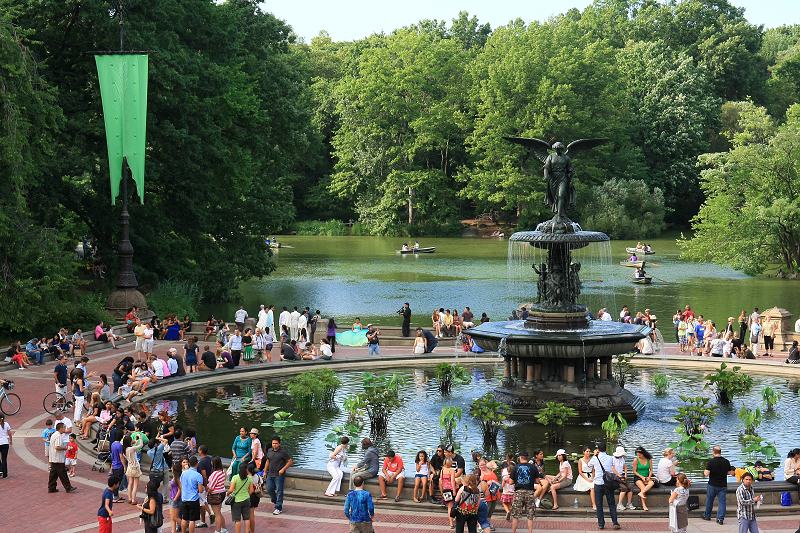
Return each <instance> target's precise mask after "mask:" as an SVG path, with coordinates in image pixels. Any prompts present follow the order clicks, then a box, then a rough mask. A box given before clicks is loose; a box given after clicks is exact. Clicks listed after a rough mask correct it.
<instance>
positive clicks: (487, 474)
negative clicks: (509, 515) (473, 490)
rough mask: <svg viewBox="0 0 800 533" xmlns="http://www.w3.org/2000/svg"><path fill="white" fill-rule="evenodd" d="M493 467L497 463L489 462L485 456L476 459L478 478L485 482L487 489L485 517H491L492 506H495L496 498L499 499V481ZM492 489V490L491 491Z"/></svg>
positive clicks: (492, 512)
mask: <svg viewBox="0 0 800 533" xmlns="http://www.w3.org/2000/svg"><path fill="white" fill-rule="evenodd" d="M495 468H497V465H496V464H495V463H494V462H491V463H489V462H488V461H487V460H486V458H485V457H481V458H480V460H479V461H478V470H479V472H480V480H481V481H482V482H484V483H486V489H487V490H488V494H486V496H485V500H486V513H487V518H491V517H492V515H493V514H494V508H495V507H496V506H497V500H499V499H500V482H499V481H498V480H497V474H495V473H494V469H495ZM493 487H494V489H493ZM493 490H494V492H492V491H493Z"/></svg>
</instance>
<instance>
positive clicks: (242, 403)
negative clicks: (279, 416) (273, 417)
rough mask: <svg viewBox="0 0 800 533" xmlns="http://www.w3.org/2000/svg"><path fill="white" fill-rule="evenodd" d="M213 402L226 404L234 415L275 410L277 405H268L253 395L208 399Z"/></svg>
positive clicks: (226, 407)
mask: <svg viewBox="0 0 800 533" xmlns="http://www.w3.org/2000/svg"><path fill="white" fill-rule="evenodd" d="M208 401H209V402H211V403H216V404H220V405H224V406H225V409H227V410H228V412H230V413H231V415H233V416H234V417H236V416H241V415H250V414H252V413H261V412H264V411H274V410H275V409H277V407H273V406H271V405H267V404H265V403H263V402H261V401H258V400H255V399H254V398H253V397H252V396H231V397H229V398H211V399H210V400H208Z"/></svg>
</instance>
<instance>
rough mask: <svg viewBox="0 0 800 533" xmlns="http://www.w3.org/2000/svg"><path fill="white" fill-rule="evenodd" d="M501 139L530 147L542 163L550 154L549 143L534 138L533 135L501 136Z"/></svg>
mask: <svg viewBox="0 0 800 533" xmlns="http://www.w3.org/2000/svg"><path fill="white" fill-rule="evenodd" d="M503 139H505V140H507V141H510V142H512V143H516V144H521V145H522V146H525V147H526V148H530V149H531V151H532V152H533V153H534V154H535V155H536V157H537V158H539V161H541V162H542V163H544V161H545V159H547V156H548V155H550V143H547V142H545V141H543V140H541V139H534V138H533V137H503Z"/></svg>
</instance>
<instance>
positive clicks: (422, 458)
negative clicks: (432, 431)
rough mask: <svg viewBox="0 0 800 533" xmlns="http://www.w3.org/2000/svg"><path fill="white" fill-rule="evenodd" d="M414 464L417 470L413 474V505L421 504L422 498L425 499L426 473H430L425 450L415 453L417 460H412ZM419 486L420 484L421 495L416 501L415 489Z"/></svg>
mask: <svg viewBox="0 0 800 533" xmlns="http://www.w3.org/2000/svg"><path fill="white" fill-rule="evenodd" d="M414 463H416V468H417V472H416V474H414V503H421V502H422V498H424V497H425V493H426V492H427V490H426V489H427V488H428V472H429V471H430V462H429V461H428V452H426V451H425V450H421V451H419V452H418V453H417V458H416V459H414ZM420 484H422V493H420V496H419V499H417V489H418V488H419V486H420Z"/></svg>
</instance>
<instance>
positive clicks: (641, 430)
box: [147, 357, 800, 480]
mask: <svg viewBox="0 0 800 533" xmlns="http://www.w3.org/2000/svg"><path fill="white" fill-rule="evenodd" d="M460 361H461V362H462V363H463V364H464V366H465V367H466V368H467V369H468V370H469V371H470V374H471V376H472V381H471V383H469V384H465V385H457V386H454V388H453V391H452V393H451V394H450V395H449V396H447V397H446V398H442V396H441V394H440V393H439V391H438V388H437V387H436V381H435V379H434V376H435V370H434V368H433V367H427V368H417V369H413V370H409V369H407V368H406V369H401V370H400V372H399V373H401V374H402V375H404V376H405V379H406V383H405V385H404V386H403V387H402V393H401V395H402V397H403V398H404V399H405V400H406V403H405V405H404V406H403V407H402V408H400V409H399V410H397V411H396V412H395V413H394V414H393V415H392V416H391V419H390V422H389V430H388V433H387V435H386V436H385V437H384V438H382V439H375V442H376V444H377V446H378V449H379V450H380V453H381V454H383V453H385V452H386V451H387V450H388V449H390V448H392V449H394V450H395V451H396V452H397V453H399V454H400V455H401V457H402V458H403V459H404V460H406V461H407V462H412V461H413V457H414V456H415V454H416V452H417V451H418V450H427V451H428V452H429V453H430V451H431V450H435V449H436V446H437V445H438V444H439V441H440V435H441V430H440V428H439V415H440V413H441V408H442V406H443V405H455V406H459V407H461V408H462V410H463V412H464V416H463V418H462V423H461V424H460V425H459V429H458V431H457V434H456V444H457V446H458V447H459V448H460V450H461V451H462V453H463V455H464V456H465V457H468V455H469V452H470V451H471V450H472V449H473V448H478V449H480V448H482V446H483V444H482V438H481V436H480V433H479V431H478V426H477V424H476V422H475V421H474V420H472V418H471V417H470V416H469V415H468V414H467V412H468V410H469V405H470V403H471V402H472V400H473V399H475V398H478V397H480V396H482V395H483V394H484V393H486V392H489V391H492V390H494V389H496V388H497V387H498V386H499V385H500V380H501V379H502V373H503V372H502V366H501V365H500V364H499V363H498V364H496V365H485V364H483V365H477V364H474V363H473V364H471V363H470V362H469V358H468V357H467V358H465V357H461V358H460ZM655 371H657V369H655V370H654V369H639V370H637V371H636V374H635V377H634V379H633V380H632V382H631V383H629V384H628V385H627V386H626V388H628V389H629V390H631V391H632V392H634V393H635V394H637V395H638V396H639V397H640V398H642V399H643V400H644V401H645V403H646V405H647V407H646V408H645V410H644V411H643V412H642V413H641V416H640V418H639V419H638V420H637V421H636V422H634V423H632V424H631V425H630V427H629V428H628V429H627V430H626V431H625V432H624V433H623V435H622V437H621V439H620V441H619V444H620V445H622V446H624V447H625V449H626V450H627V451H628V461H629V462H630V461H632V460H633V453H632V451H633V450H634V449H635V448H636V447H637V446H644V447H645V448H646V449H648V450H649V451H650V452H651V453H652V454H653V455H654V456H655V457H656V458H657V459H658V458H660V457H661V451H662V450H663V449H664V448H665V447H667V446H668V445H669V444H670V442H672V441H673V440H674V439H675V438H676V436H675V434H674V433H673V430H674V429H675V427H676V426H677V423H676V422H675V421H673V420H672V417H673V416H674V415H676V414H677V407H679V406H681V405H683V402H682V401H681V400H680V399H679V395H690V396H697V395H701V394H702V395H706V396H710V397H711V396H712V393H711V391H710V390H705V391H704V390H703V389H702V382H703V373H702V372H699V371H688V370H671V371H670V372H669V374H670V380H671V384H670V389H669V391H668V394H666V395H663V396H656V395H655V393H654V391H653V389H652V386H651V385H650V379H651V377H652V375H653V372H655ZM338 375H339V377H340V379H341V380H342V386H341V388H340V389H339V390H338V392H337V393H336V397H335V400H336V402H337V404H338V405H341V403H342V402H343V401H344V399H345V398H346V397H348V396H349V395H351V394H354V393H358V392H361V390H362V381H361V377H362V373H360V372H343V373H339V374H338ZM753 379H754V381H755V384H754V386H753V389H752V391H751V392H750V393H749V394H748V395H747V396H746V397H744V398H740V399H737V400H736V401H735V402H734V404H733V405H731V406H726V407H721V408H720V410H719V414H718V415H717V420H716V422H714V423H712V424H711V425H710V429H709V431H708V432H707V433H706V435H707V437H706V438H707V440H708V442H709V443H711V444H718V445H720V446H721V447H722V449H723V453H724V455H725V456H726V457H728V458H729V459H730V460H731V462H732V463H734V464H735V465H737V466H740V465H742V464H744V463H745V462H746V461H752V460H753V458H752V457H749V456H748V455H747V454H743V453H742V452H741V449H742V448H743V447H744V446H743V444H742V443H741V442H740V440H739V434H740V433H741V425H740V421H739V419H738V417H737V412H738V411H739V409H741V407H742V405H748V406H750V407H752V408H755V407H757V406H760V404H761V389H762V388H763V387H764V386H767V385H769V386H771V387H773V388H774V389H775V390H777V391H780V392H781V393H782V398H781V399H780V401H779V403H778V405H777V406H776V409H775V410H774V412H770V413H765V414H764V417H763V418H764V420H763V423H762V425H761V427H760V434H761V435H762V436H764V438H765V439H768V440H769V441H774V442H776V443H777V449H778V452H779V453H780V455H781V458H783V457H785V456H786V453H787V452H788V450H789V449H791V448H794V447H796V446H797V445H798V444H800V443H798V442H797V429H796V428H797V427H798V423H800V420H798V419H799V418H800V409H798V403H799V400H798V393H797V392H798V387H800V382H798V381H796V380H787V379H782V378H777V377H766V376H754V378H753ZM284 383H285V379H265V380H253V381H246V382H242V383H240V384H236V385H226V386H219V387H210V388H206V389H202V390H198V391H195V392H191V393H181V394H180V395H176V396H174V397H172V396H169V395H167V396H165V397H164V398H163V399H153V400H149V401H148V402H147V403H148V404H149V406H150V409H151V412H157V411H158V410H167V411H168V412H170V413H171V414H173V416H176V417H177V420H178V421H179V422H180V423H181V424H182V425H183V426H184V427H186V426H193V427H195V428H196V429H197V432H198V436H197V438H198V442H200V443H204V444H206V445H208V447H209V450H210V453H212V454H219V455H221V456H223V457H230V455H231V451H230V450H231V446H232V444H233V440H234V438H235V437H236V435H238V428H240V427H246V428H247V429H248V430H249V429H250V428H252V427H256V428H259V430H260V432H261V436H262V441H266V442H268V441H269V440H270V439H271V436H272V435H273V433H274V430H273V428H271V427H264V426H262V425H261V424H262V423H264V422H271V421H272V419H273V415H272V414H271V412H257V413H252V412H250V413H245V412H240V411H239V410H237V408H236V403H235V402H234V403H233V404H232V409H231V411H228V409H227V406H226V405H221V404H219V403H215V402H214V401H212V400H213V399H215V398H220V399H233V400H236V399H238V398H248V399H250V400H247V401H252V402H254V403H257V404H266V405H269V406H272V407H274V408H276V409H280V410H283V411H289V412H293V413H294V419H295V420H297V421H299V422H303V423H304V425H302V426H295V427H292V428H288V429H281V430H280V435H281V437H282V439H283V446H284V447H286V448H287V449H288V451H289V452H290V453H291V454H292V455H293V457H294V460H295V465H297V466H299V467H303V468H315V469H322V470H324V469H325V464H326V463H327V461H328V453H329V451H327V448H326V443H325V437H326V436H327V435H328V433H330V432H331V428H332V427H333V426H336V425H343V422H344V420H345V418H346V414H345V413H344V412H343V411H341V410H333V411H327V412H325V411H323V412H319V411H297V410H296V408H295V405H294V400H293V399H292V398H291V397H290V396H289V395H288V393H287V391H286V388H285V386H284ZM544 431H545V430H544V427H543V426H541V425H539V424H537V423H535V422H526V421H512V422H510V423H509V424H508V426H507V427H506V428H505V429H503V430H502V431H501V432H500V435H499V437H498V450H494V451H491V452H489V454H488V455H489V457H492V458H502V455H504V454H505V452H506V451H510V452H515V453H516V452H518V451H520V450H522V449H525V450H528V451H529V452H532V451H533V450H534V449H535V448H537V447H541V448H542V449H544V450H545V452H546V456H547V457H548V458H552V456H553V454H554V453H555V451H556V447H552V446H548V445H546V442H545V437H544ZM368 435H369V425H368V424H367V426H366V428H365V430H364V431H363V433H362V435H361V437H364V436H368ZM603 438H604V433H603V431H602V429H601V428H600V427H599V425H577V426H568V427H567V430H566V439H567V444H566V445H565V448H566V449H567V451H568V452H569V453H574V452H577V453H580V446H581V445H582V444H587V443H588V444H594V443H595V442H598V441H600V440H601V439H603ZM351 457H352V458H353V459H357V458H360V451H357V450H356V447H355V446H353V447H352V449H351ZM778 460H779V459H778V458H776V459H775V461H776V462H775V463H773V468H774V469H775V471H776V475H777V478H778V479H783V469H782V468H781V467H779V466H778V465H777V461H778ZM780 461H781V464H782V459H780ZM351 464H354V462H352V461H351ZM704 468H705V460H700V459H693V460H688V459H687V460H682V461H681V462H680V463H679V470H681V471H683V472H686V473H687V475H689V476H690V477H691V478H693V479H696V480H697V479H702V471H703V469H704ZM556 469H557V467H556V465H555V462H554V461H550V463H549V466H548V473H551V474H555V471H556Z"/></svg>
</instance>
